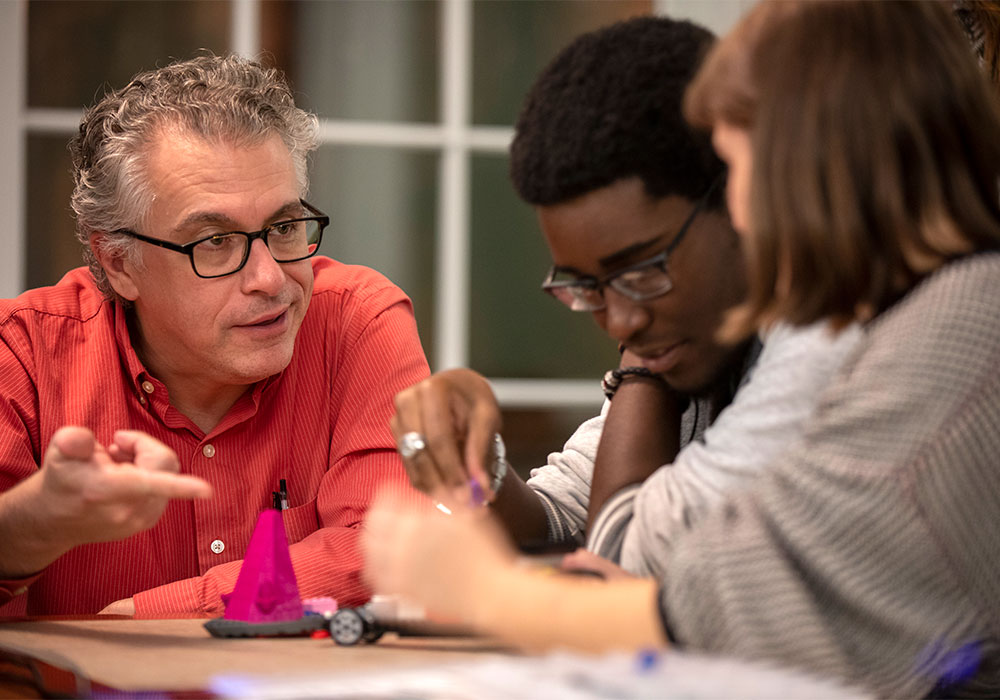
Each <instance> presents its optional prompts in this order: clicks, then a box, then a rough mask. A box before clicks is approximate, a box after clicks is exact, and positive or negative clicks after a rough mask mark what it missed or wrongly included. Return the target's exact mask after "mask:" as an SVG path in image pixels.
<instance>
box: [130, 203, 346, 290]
mask: <svg viewBox="0 0 1000 700" xmlns="http://www.w3.org/2000/svg"><path fill="white" fill-rule="evenodd" d="M299 203H300V204H301V205H302V206H303V207H304V208H305V209H306V211H308V212H309V213H310V214H313V215H314V216H302V217H298V218H295V219H286V220H284V221H275V222H274V223H273V224H270V225H269V226H265V227H264V228H262V229H261V230H260V231H252V232H249V233H247V232H246V231H227V232H225V233H214V234H212V235H211V236H206V237H205V238H199V239H198V240H197V241H191V242H190V243H185V244H184V245H179V244H177V243H173V242H171V241H164V240H162V239H160V238H152V237H150V236H143V235H142V234H140V233H136V232H135V231H132V230H129V229H118V230H117V231H115V233H121V234H124V235H126V236H130V237H132V238H135V239H136V240H140V241H143V242H144V243H149V244H151V245H155V246H159V247H161V248H166V249H167V250H173V251H176V252H178V253H183V254H184V255H186V256H188V257H189V258H190V259H191V269H192V270H194V274H196V275H198V276H199V277H204V278H206V279H211V278H213V277H225V276H226V275H232V274H235V273H237V272H239V271H240V270H242V269H243V266H244V265H246V264H247V260H249V259H250V246H251V245H253V242H254V241H255V240H257V239H258V238H260V239H261V240H263V241H264V245H265V246H267V249H268V251H270V253H271V257H272V258H274V261H275V262H279V263H292V262H298V261H299V260H305V259H306V258H311V257H312V256H314V255H316V253H317V251H319V244H320V241H322V240H323V229H325V228H326V227H327V226H329V225H330V217H329V216H327V215H326V214H324V213H323V212H321V211H320V210H319V209H317V208H316V207H314V206H313V205H311V204H309V202H307V201H306V200H304V199H300V200H299Z"/></svg>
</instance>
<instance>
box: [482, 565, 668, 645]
mask: <svg viewBox="0 0 1000 700" xmlns="http://www.w3.org/2000/svg"><path fill="white" fill-rule="evenodd" d="M485 585H486V590H483V591H481V592H480V594H478V595H476V596H475V599H474V601H473V605H474V606H475V608H474V609H473V610H472V611H470V621H471V623H472V624H473V626H474V627H476V628H477V629H479V630H481V631H482V632H484V633H486V634H489V635H493V636H496V637H498V638H500V639H501V640H503V641H506V642H509V643H511V644H513V645H515V646H517V647H520V648H524V649H526V650H531V651H543V650H547V649H553V648H570V649H576V650H579V651H584V652H606V651H613V650H638V649H650V648H662V647H665V646H666V645H667V639H666V636H665V634H664V632H663V627H662V624H661V622H660V616H659V608H658V605H657V594H658V591H657V586H656V582H655V581H654V580H653V579H632V580H622V581H615V582H613V583H607V582H603V581H597V580H590V579H580V578H576V577H567V576H552V575H550V574H544V573H541V572H537V571H526V570H524V569H519V568H513V567H511V568H507V569H505V570H504V571H503V572H502V573H499V574H498V575H495V576H493V577H492V578H491V579H490V580H489V581H488V582H486V583H485Z"/></svg>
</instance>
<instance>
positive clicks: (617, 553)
mask: <svg viewBox="0 0 1000 700" xmlns="http://www.w3.org/2000/svg"><path fill="white" fill-rule="evenodd" d="M860 338H861V329H860V327H859V326H857V325H851V326H849V327H847V328H845V329H844V330H843V331H841V332H840V333H839V334H833V333H832V332H831V331H830V329H829V324H828V323H827V322H825V321H819V322H816V323H814V324H812V325H810V326H806V327H803V328H795V327H792V326H789V325H787V324H777V325H776V326H774V327H773V328H772V329H770V331H769V332H768V333H767V334H766V335H765V337H764V347H763V350H762V351H761V353H760V356H759V357H758V359H757V361H756V363H755V365H754V367H753V369H752V370H751V371H750V374H749V376H748V377H747V379H746V380H745V381H744V383H743V384H742V385H741V386H740V388H739V390H738V391H737V392H736V395H735V397H734V398H733V401H732V403H731V404H730V405H729V406H727V407H726V408H725V409H724V410H723V411H722V412H721V413H720V414H719V417H718V418H717V419H716V420H715V421H714V422H713V423H712V425H711V426H709V427H708V429H707V430H705V432H704V435H703V436H702V439H700V440H696V441H692V442H691V443H689V444H687V445H686V446H685V447H684V449H682V450H681V451H680V453H679V454H678V455H677V458H676V459H675V460H674V462H673V463H672V464H668V465H665V466H663V467H661V468H660V469H658V470H657V471H656V472H654V473H653V474H652V475H651V476H650V477H649V479H647V480H646V481H645V483H643V484H642V485H641V486H639V485H636V486H630V487H627V488H625V489H622V490H621V491H619V492H618V493H616V494H615V495H614V496H613V497H612V498H611V499H609V500H608V502H607V503H606V504H605V505H604V507H602V509H601V512H600V513H599V514H598V517H597V519H596V520H595V521H594V527H593V529H592V532H591V533H589V536H588V540H587V548H588V549H590V550H592V551H594V552H596V553H597V554H600V555H601V556H603V557H605V558H607V559H611V560H612V561H616V562H618V563H619V564H621V566H622V567H623V568H625V569H626V570H627V571H630V572H631V573H634V574H636V575H639V576H660V575H661V574H662V573H663V562H664V561H665V559H666V555H667V552H669V551H670V548H671V546H672V543H673V540H674V539H675V538H676V537H678V536H679V535H681V534H682V533H683V532H685V531H686V530H688V529H690V528H691V527H693V526H694V524H695V523H697V521H698V519H699V518H701V517H702V516H703V515H704V514H705V513H706V512H707V511H708V510H709V509H710V508H711V507H712V506H714V505H715V504H717V503H718V502H719V501H720V500H722V498H723V496H724V495H725V494H726V493H727V492H729V491H731V490H733V489H736V488H740V487H743V486H745V485H746V484H748V483H750V482H751V481H752V480H753V479H755V478H756V477H757V475H758V474H759V473H760V472H761V470H762V469H764V468H765V467H767V466H768V465H769V464H770V463H771V462H772V461H773V460H774V459H775V458H776V457H777V456H778V455H780V454H781V453H782V452H784V451H785V450H786V449H788V447H789V446H790V445H792V444H794V443H795V441H797V440H798V439H799V438H800V437H801V435H802V430H803V429H804V427H805V425H806V423H807V422H808V420H809V419H810V418H811V417H812V415H813V412H814V409H815V407H816V401H817V398H818V396H819V394H820V393H821V392H822V390H823V389H824V388H825V387H826V386H827V384H828V383H829V381H830V379H831V378H832V377H833V376H834V375H835V374H836V372H837V371H838V370H839V369H840V367H841V365H842V364H843V362H844V361H845V359H846V358H847V357H848V356H849V355H850V354H851V353H852V352H853V351H854V349H855V347H856V346H857V343H858V341H859V340H860Z"/></svg>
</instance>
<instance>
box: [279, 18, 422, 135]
mask: <svg viewBox="0 0 1000 700" xmlns="http://www.w3.org/2000/svg"><path fill="white" fill-rule="evenodd" d="M439 9H440V3H438V2H434V1H432V0H381V1H380V2H368V1H362V0H346V1H344V0H341V2H327V1H325V0H318V1H317V0H307V1H305V2H290V3H289V2H281V3H265V5H264V12H265V16H271V15H279V14H280V15H283V16H284V19H283V20H282V22H283V24H286V25H287V26H289V27H291V32H284V33H277V32H269V31H268V30H267V23H266V22H265V23H264V27H265V29H264V38H263V47H264V49H265V50H270V51H272V52H273V53H274V54H275V56H276V58H277V62H278V64H279V65H281V66H282V67H283V68H284V69H285V71H286V72H287V74H288V76H289V79H290V80H291V82H292V84H293V86H294V87H295V90H296V93H297V97H296V100H297V102H298V104H299V106H300V107H303V108H305V109H308V110H310V111H313V112H316V113H317V114H319V115H321V116H323V117H328V118H333V119H364V120H375V121H383V120H384V121H404V122H428V121H436V120H437V119H438V54H439V34H440V30H439V17H438V12H439ZM290 37H294V40H293V41H291V42H289V38H290Z"/></svg>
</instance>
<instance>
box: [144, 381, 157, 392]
mask: <svg viewBox="0 0 1000 700" xmlns="http://www.w3.org/2000/svg"><path fill="white" fill-rule="evenodd" d="M153 389H154V387H153V382H151V381H149V380H148V379H147V380H146V381H144V382H143V383H142V390H143V391H145V392H146V393H147V394H152V393H153Z"/></svg>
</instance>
